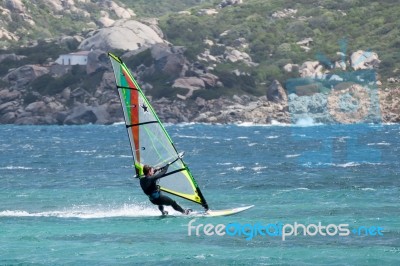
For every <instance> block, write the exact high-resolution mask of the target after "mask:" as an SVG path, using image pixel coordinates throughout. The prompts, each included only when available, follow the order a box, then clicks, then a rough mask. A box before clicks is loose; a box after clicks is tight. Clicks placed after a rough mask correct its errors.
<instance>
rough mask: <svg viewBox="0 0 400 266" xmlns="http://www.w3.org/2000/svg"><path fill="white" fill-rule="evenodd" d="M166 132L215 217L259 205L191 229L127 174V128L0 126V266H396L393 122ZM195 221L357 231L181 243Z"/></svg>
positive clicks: (398, 199)
mask: <svg viewBox="0 0 400 266" xmlns="http://www.w3.org/2000/svg"><path fill="white" fill-rule="evenodd" d="M167 130H168V131H169V132H170V134H171V136H172V138H173V139H174V141H175V142H176V143H175V144H176V146H177V147H178V150H184V151H186V155H185V161H186V162H187V163H188V165H189V167H190V168H191V170H192V172H193V174H194V176H195V178H196V180H197V181H198V183H199V185H200V187H201V189H202V191H203V194H204V196H205V197H206V199H207V201H208V203H209V205H210V207H211V208H212V209H224V208H230V207H240V206H246V205H253V204H254V205H255V207H254V208H252V209H250V210H247V211H245V212H243V213H240V214H237V215H235V216H227V217H216V218H196V220H195V221H192V219H193V217H184V216H181V215H179V214H176V213H174V212H173V211H172V210H170V213H172V214H174V215H173V216H170V217H164V218H163V217H160V216H159V213H158V210H157V208H156V207H155V206H153V205H151V204H150V203H149V202H148V200H147V198H146V197H145V196H144V195H143V194H142V192H141V191H140V189H139V187H138V183H137V180H135V179H133V178H132V176H133V172H132V167H131V163H132V161H131V157H130V149H129V147H128V146H127V144H128V139H127V134H126V132H125V128H124V126H123V125H112V126H95V125H87V126H10V125H3V126H0V132H1V135H0V136H1V138H0V190H1V193H0V201H1V207H0V230H1V234H0V264H1V265H4V264H10V265H18V264H24V265H25V264H38V265H64V264H69V265H119V264H127V265H131V264H147V265H153V264H154V265H155V264H157V265H171V264H191V265H204V264H206V263H207V264H209V265H217V264H218V265H232V264H233V265H245V264H249V265H400V218H399V217H400V188H399V187H400V174H399V172H400V164H399V161H398V156H399V154H400V153H399V147H400V126H399V125H347V126H346V125H336V126H327V125H310V126H307V127H296V126H244V125H242V126H238V125H224V126H223V125H219V126H218V125H202V124H186V125H169V126H167ZM177 201H178V202H179V203H180V204H181V205H182V206H184V207H191V208H193V209H195V210H198V211H200V210H201V209H200V208H199V207H198V206H196V205H193V204H192V203H187V202H184V200H182V199H177ZM191 221H192V225H194V226H197V225H200V224H212V225H214V226H216V225H218V224H224V225H226V226H227V225H229V224H232V223H235V224H236V225H241V226H244V225H245V224H248V226H255V225H257V224H261V225H267V224H279V223H280V224H289V225H294V223H295V222H297V223H301V224H304V225H310V224H318V223H319V222H321V224H322V225H325V226H327V225H329V224H336V225H339V224H348V228H349V230H354V229H360V228H361V231H360V232H361V233H360V235H358V233H357V234H356V233H353V232H350V234H349V235H348V236H339V235H338V234H335V235H333V236H322V235H320V234H317V235H315V236H310V235H306V236H304V235H303V234H302V233H299V235H297V236H293V235H292V236H287V237H286V239H285V241H283V240H282V237H281V236H279V235H278V236H269V235H268V234H265V235H264V236H262V235H259V234H258V235H254V234H253V237H252V239H251V240H246V238H247V236H249V233H250V232H252V231H251V229H250V228H254V227H247V229H246V230H244V231H243V232H242V233H241V235H238V234H236V235H234V236H230V235H227V234H225V235H223V236H218V235H216V234H214V235H212V236H207V235H206V234H205V233H204V231H201V230H200V231H199V232H200V235H199V236H196V235H195V230H192V231H191V235H190V236H189V235H188V234H189V228H188V224H189V222H191ZM362 226H364V227H366V228H371V227H373V226H374V227H375V229H377V228H382V230H381V231H380V232H381V234H382V235H379V234H376V232H377V230H375V231H374V230H372V231H371V232H372V234H373V233H374V232H375V234H376V235H369V234H368V235H367V234H366V233H365V231H363V230H362V228H364V227H362ZM253 232H255V231H254V230H253Z"/></svg>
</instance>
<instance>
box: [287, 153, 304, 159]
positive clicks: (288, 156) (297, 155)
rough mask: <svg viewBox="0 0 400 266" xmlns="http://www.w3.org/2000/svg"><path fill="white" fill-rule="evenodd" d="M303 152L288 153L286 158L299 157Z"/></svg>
mask: <svg viewBox="0 0 400 266" xmlns="http://www.w3.org/2000/svg"><path fill="white" fill-rule="evenodd" d="M300 155H301V154H288V155H285V157H286V158H294V157H299V156H300Z"/></svg>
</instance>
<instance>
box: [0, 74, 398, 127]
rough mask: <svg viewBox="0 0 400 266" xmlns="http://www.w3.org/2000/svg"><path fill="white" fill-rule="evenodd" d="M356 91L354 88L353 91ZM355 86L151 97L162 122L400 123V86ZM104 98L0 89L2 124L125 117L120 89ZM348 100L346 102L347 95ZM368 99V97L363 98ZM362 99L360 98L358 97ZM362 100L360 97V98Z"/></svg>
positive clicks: (105, 121)
mask: <svg viewBox="0 0 400 266" xmlns="http://www.w3.org/2000/svg"><path fill="white" fill-rule="evenodd" d="M351 90H353V91H351ZM354 90H357V89H356V88H355V89H354V88H353V89H352V88H348V89H347V91H346V90H344V91H342V92H341V95H336V94H333V93H332V94H324V93H315V94H313V95H310V96H298V95H296V94H289V96H287V95H286V93H285V91H284V90H283V88H282V86H280V84H279V83H278V82H276V84H275V87H274V86H271V87H270V88H269V89H268V90H267V92H268V93H269V97H268V93H267V95H264V96H261V97H256V96H251V95H242V96H236V95H235V96H233V97H230V98H228V97H222V98H219V99H213V100H204V99H202V98H199V97H198V98H196V99H194V100H191V99H188V100H181V99H175V100H170V99H167V98H161V99H157V100H154V101H152V100H151V99H150V101H151V103H152V105H153V107H154V109H155V110H156V112H157V114H158V116H159V117H160V119H161V121H163V122H166V123H182V122H199V123H215V124H229V123H252V124H271V123H275V122H277V123H285V124H291V123H296V122H298V121H299V120H301V119H304V118H308V119H312V121H314V122H315V123H324V124H325V123H326V124H332V123H381V122H383V123H398V122H400V104H399V99H400V89H387V90H379V91H378V92H375V94H371V95H369V94H366V95H367V96H366V95H364V94H362V93H366V92H365V91H363V90H360V91H359V94H360V95H358V96H357V94H354ZM97 94H98V96H99V98H100V99H107V100H105V101H104V102H101V101H99V100H98V99H96V98H93V97H89V98H88V99H89V100H90V99H91V100H92V104H90V101H89V100H88V101H84V102H78V101H76V102H75V103H74V104H73V105H72V106H71V107H67V106H66V105H65V104H64V103H66V102H67V101H70V100H71V98H72V97H73V96H72V93H71V92H70V91H69V90H64V91H63V92H62V93H61V94H59V95H56V96H51V97H50V96H43V97H41V98H40V99H39V100H38V101H35V102H32V103H30V104H28V105H27V106H26V107H23V100H22V97H21V93H20V92H19V91H16V90H9V89H3V90H1V91H0V123H2V124H17V125H37V124H38V125H54V124H58V125H80V124H89V123H91V124H113V123H116V122H121V121H123V114H122V109H121V104H120V101H119V98H118V95H117V92H116V89H113V90H112V91H108V90H106V91H104V92H103V94H99V93H97ZM347 94H348V95H349V97H350V98H349V99H347V101H348V102H344V100H343V99H346V97H345V96H346V95H347ZM365 99H367V100H365ZM358 100H359V101H358ZM357 101H358V102H357Z"/></svg>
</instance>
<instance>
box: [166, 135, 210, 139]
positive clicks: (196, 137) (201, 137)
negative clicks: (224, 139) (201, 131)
mask: <svg viewBox="0 0 400 266" xmlns="http://www.w3.org/2000/svg"><path fill="white" fill-rule="evenodd" d="M175 137H176V138H182V139H184V138H186V139H213V138H214V137H208V136H192V135H174V138H175Z"/></svg>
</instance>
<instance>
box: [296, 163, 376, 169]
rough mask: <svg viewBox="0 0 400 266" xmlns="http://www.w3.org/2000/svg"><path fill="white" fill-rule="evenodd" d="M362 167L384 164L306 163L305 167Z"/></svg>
mask: <svg viewBox="0 0 400 266" xmlns="http://www.w3.org/2000/svg"><path fill="white" fill-rule="evenodd" d="M362 165H383V163H373V162H347V163H311V162H308V163H304V164H303V166H306V167H313V166H316V167H318V166H334V167H341V168H347V167H357V166H362Z"/></svg>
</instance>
